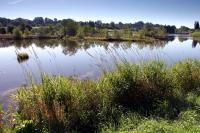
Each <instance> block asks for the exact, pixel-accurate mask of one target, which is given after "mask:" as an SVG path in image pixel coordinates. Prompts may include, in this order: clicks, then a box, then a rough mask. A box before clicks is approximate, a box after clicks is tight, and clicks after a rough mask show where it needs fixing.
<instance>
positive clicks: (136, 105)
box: [14, 60, 200, 133]
mask: <svg viewBox="0 0 200 133" xmlns="http://www.w3.org/2000/svg"><path fill="white" fill-rule="evenodd" d="M199 87H200V62H199V61H196V60H185V61H182V62H179V63H177V64H175V65H174V66H172V67H168V66H167V65H166V64H165V63H164V62H162V61H152V62H148V63H143V64H142V63H141V64H130V63H124V64H120V65H117V69H116V70H115V71H112V72H105V73H104V74H103V76H102V77H101V78H99V79H98V80H96V81H90V80H75V79H73V78H67V77H61V76H58V77H49V76H47V75H44V76H43V78H42V83H40V84H37V83H33V84H32V86H31V87H29V88H21V89H19V90H18V92H17V94H16V96H15V98H16V103H17V105H18V109H17V114H18V121H19V120H20V122H16V123H15V124H14V125H15V126H14V127H20V128H18V129H16V128H14V129H15V130H19V131H23V132H28V131H29V132H30V130H32V131H37V132H50V133H57V132H59V133H62V132H63V133H64V132H123V131H127V132H130V131H132V132H180V131H184V132H186V131H188V132H189V131H191V132H194V131H199V130H200V127H199V122H200V121H199V120H200V119H199V118H200V114H199V111H198V108H199V107H200V100H199V99H200V97H199ZM23 122H25V123H26V124H25V125H27V126H20V125H21V123H23ZM190 127H191V128H190Z"/></svg>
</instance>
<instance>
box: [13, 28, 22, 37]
mask: <svg viewBox="0 0 200 133" xmlns="http://www.w3.org/2000/svg"><path fill="white" fill-rule="evenodd" d="M13 36H14V38H15V39H21V38H22V32H21V31H20V29H19V28H15V29H14V30H13Z"/></svg>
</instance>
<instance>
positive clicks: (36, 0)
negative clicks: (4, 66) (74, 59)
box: [0, 0, 200, 27]
mask: <svg viewBox="0 0 200 133" xmlns="http://www.w3.org/2000/svg"><path fill="white" fill-rule="evenodd" d="M36 16H42V17H49V18H58V19H62V18H72V19H75V20H77V21H79V20H81V21H88V20H102V21H103V22H111V21H114V22H127V23H134V22H136V21H140V20H141V21H144V22H152V23H158V24H170V25H176V26H178V27H179V26H181V25H185V26H189V27H193V24H194V21H196V20H199V21H200V0H0V17H7V18H18V17H22V18H28V19H33V18H34V17H36Z"/></svg>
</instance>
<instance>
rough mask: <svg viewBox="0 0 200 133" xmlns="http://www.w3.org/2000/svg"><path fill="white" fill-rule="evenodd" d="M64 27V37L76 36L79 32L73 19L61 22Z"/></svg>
mask: <svg viewBox="0 0 200 133" xmlns="http://www.w3.org/2000/svg"><path fill="white" fill-rule="evenodd" d="M61 25H62V26H63V31H62V32H63V35H64V36H66V35H67V36H75V35H76V34H77V30H78V24H77V23H76V22H75V21H74V20H72V19H64V20H62V21H61Z"/></svg>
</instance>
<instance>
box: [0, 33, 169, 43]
mask: <svg viewBox="0 0 200 133" xmlns="http://www.w3.org/2000/svg"><path fill="white" fill-rule="evenodd" d="M27 39H63V40H72V41H77V40H84V41H108V42H111V41H115V42H144V43H154V42H156V41H162V40H166V41H168V40H169V38H168V37H167V36H166V37H138V36H135V37H131V38H124V37H123V38H114V37H109V38H106V37H83V38H80V37H65V38H62V37H60V36H38V35H28V36H22V37H20V38H16V37H14V36H13V35H0V40H27Z"/></svg>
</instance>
